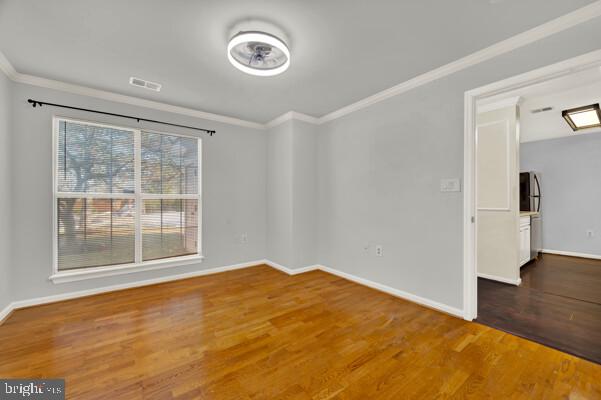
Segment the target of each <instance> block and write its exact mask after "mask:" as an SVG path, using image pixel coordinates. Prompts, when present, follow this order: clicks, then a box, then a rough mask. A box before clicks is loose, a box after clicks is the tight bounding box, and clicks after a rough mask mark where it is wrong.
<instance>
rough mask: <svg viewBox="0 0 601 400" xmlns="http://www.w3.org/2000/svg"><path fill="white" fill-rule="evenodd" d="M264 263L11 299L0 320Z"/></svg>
mask: <svg viewBox="0 0 601 400" xmlns="http://www.w3.org/2000/svg"><path fill="white" fill-rule="evenodd" d="M264 263H265V260H257V261H249V262H245V263H240V264H233V265H226V266H223V267H217V268H210V269H204V270H200V271H192V272H187V273H184V274H177V275H168V276H161V277H159V278H153V279H146V280H143V281H136V282H129V283H123V284H119V285H112V286H103V287H99V288H94V289H88V290H80V291H77V292H69V293H61V294H55V295H50V296H44V297H36V298H33V299H26V300H17V301H13V302H12V303H10V304H9V305H8V306H6V307H5V308H4V310H2V312H0V321H2V319H3V318H5V317H6V316H7V315H8V314H10V312H11V311H13V310H17V309H19V308H24V307H31V306H37V305H41V304H48V303H56V302H57V301H63V300H71V299H76V298H79V297H87V296H93V295H96V294H101V293H107V292H114V291H117V290H125V289H132V288H136V287H141V286H148V285H155V284H157V283H165V282H171V281H178V280H181V279H188V278H194V277H198V276H203V275H211V274H217V273H219V272H225V271H233V270H236V269H242V268H248V267H254V266H256V265H261V264H264Z"/></svg>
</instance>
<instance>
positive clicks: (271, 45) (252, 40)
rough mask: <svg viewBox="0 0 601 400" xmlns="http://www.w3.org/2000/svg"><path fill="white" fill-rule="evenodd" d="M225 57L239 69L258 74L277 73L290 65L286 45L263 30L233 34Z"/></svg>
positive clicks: (271, 74)
mask: <svg viewBox="0 0 601 400" xmlns="http://www.w3.org/2000/svg"><path fill="white" fill-rule="evenodd" d="M227 57H228V59H229V60H230V63H232V65H233V66H234V67H236V68H238V69H239V70H240V71H242V72H246V73H247V74H251V75H258V76H273V75H278V74H281V73H282V72H284V71H286V70H287V69H288V67H289V66H290V51H289V50H288V46H286V44H285V43H284V42H283V41H282V40H280V39H279V38H277V37H275V36H273V35H270V34H268V33H265V32H256V31H250V32H240V33H238V34H237V35H234V37H233V38H232V39H231V40H230V42H229V44H228V46H227Z"/></svg>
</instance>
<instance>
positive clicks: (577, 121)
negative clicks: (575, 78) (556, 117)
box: [561, 103, 601, 131]
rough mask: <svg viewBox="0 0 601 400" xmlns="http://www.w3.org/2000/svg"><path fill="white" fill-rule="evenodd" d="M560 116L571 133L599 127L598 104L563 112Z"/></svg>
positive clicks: (600, 124) (600, 118)
mask: <svg viewBox="0 0 601 400" xmlns="http://www.w3.org/2000/svg"><path fill="white" fill-rule="evenodd" d="M561 115H562V116H563V118H564V119H565V120H566V122H567V123H568V125H570V128H572V130H573V131H578V130H580V129H588V128H599V127H601V111H599V104H598V103H597V104H591V105H590V106H584V107H577V108H571V109H569V110H564V111H562V112H561Z"/></svg>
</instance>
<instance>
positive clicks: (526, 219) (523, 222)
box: [520, 216, 530, 227]
mask: <svg viewBox="0 0 601 400" xmlns="http://www.w3.org/2000/svg"><path fill="white" fill-rule="evenodd" d="M522 226H530V216H527V217H520V227H522Z"/></svg>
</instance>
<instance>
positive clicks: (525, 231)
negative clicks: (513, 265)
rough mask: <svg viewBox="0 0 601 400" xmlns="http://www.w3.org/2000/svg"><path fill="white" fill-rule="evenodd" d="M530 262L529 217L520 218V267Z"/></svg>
mask: <svg viewBox="0 0 601 400" xmlns="http://www.w3.org/2000/svg"><path fill="white" fill-rule="evenodd" d="M528 261H530V217H529V216H528V217H521V218H520V267H521V266H522V265H524V264H526V263H527V262H528Z"/></svg>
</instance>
